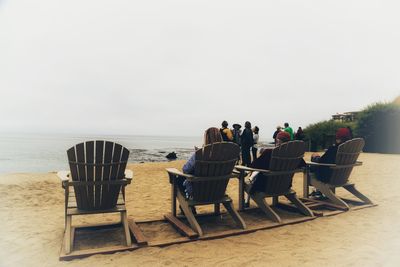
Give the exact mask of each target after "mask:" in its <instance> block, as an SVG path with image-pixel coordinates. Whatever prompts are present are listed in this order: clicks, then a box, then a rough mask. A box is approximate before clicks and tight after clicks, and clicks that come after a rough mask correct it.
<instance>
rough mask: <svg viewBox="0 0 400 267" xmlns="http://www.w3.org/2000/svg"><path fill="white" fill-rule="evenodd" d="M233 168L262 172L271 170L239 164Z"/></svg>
mask: <svg viewBox="0 0 400 267" xmlns="http://www.w3.org/2000/svg"><path fill="white" fill-rule="evenodd" d="M235 169H237V170H239V171H249V172H264V173H268V172H271V171H270V170H264V169H255V168H250V167H246V166H241V165H236V166H235Z"/></svg>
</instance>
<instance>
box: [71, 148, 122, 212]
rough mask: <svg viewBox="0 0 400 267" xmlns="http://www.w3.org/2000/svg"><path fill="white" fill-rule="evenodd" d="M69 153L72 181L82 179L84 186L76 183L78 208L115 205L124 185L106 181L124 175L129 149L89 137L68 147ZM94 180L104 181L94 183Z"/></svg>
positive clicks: (93, 208) (101, 207)
mask: <svg viewBox="0 0 400 267" xmlns="http://www.w3.org/2000/svg"><path fill="white" fill-rule="evenodd" d="M67 155H68V161H69V166H70V171H71V177H72V181H79V182H82V185H81V186H79V185H77V186H74V191H75V197H76V203H77V208H78V209H82V210H101V209H111V208H114V207H115V206H116V204H117V201H118V195H119V192H120V190H121V185H115V184H112V185H110V184H107V181H112V180H120V179H122V178H124V177H125V168H126V164H127V162H128V157H129V150H128V149H126V148H125V147H123V146H121V145H119V144H117V143H113V142H108V141H87V142H84V143H80V144H77V145H75V146H73V147H71V148H70V149H68V150H67ZM93 181H95V182H97V181H99V182H102V184H95V185H94V184H93ZM85 182H92V184H85ZM104 182H106V183H104Z"/></svg>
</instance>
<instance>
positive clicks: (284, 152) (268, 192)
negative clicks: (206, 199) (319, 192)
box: [236, 141, 314, 223]
mask: <svg viewBox="0 0 400 267" xmlns="http://www.w3.org/2000/svg"><path fill="white" fill-rule="evenodd" d="M304 152H305V144H304V142H303V141H291V142H287V143H284V144H282V145H280V146H278V147H275V148H274V149H273V150H272V154H271V159H270V164H269V169H268V170H263V169H254V168H249V167H245V166H236V169H237V170H239V171H240V180H241V181H244V177H245V175H246V172H254V171H257V172H259V174H258V175H257V177H256V179H257V180H258V179H263V181H260V180H258V181H255V182H254V185H255V183H260V184H261V185H262V186H260V187H261V188H260V187H257V186H254V187H256V188H254V187H253V184H252V183H251V182H245V184H244V188H243V190H244V191H246V193H247V194H248V195H249V196H250V198H251V199H252V200H253V201H254V202H256V204H257V206H258V207H259V208H260V209H261V210H262V211H263V212H264V213H265V214H266V215H267V217H268V218H270V219H271V220H273V221H275V222H278V223H282V219H281V218H280V216H279V215H278V214H277V213H276V212H275V211H274V210H273V209H272V208H271V206H270V205H269V204H268V203H267V202H266V201H265V198H266V197H272V198H273V203H272V205H273V206H275V205H278V204H280V203H279V202H278V197H279V196H285V197H286V198H287V199H289V200H290V201H291V202H292V203H293V204H294V205H295V206H296V208H297V209H298V210H299V211H300V212H301V213H303V214H304V215H306V216H311V217H313V216H314V215H313V212H312V211H311V210H310V209H309V208H308V207H307V206H306V205H304V204H303V203H302V202H301V201H300V200H299V198H298V197H297V195H296V192H295V191H294V190H292V189H291V187H292V179H293V176H294V174H295V173H296V172H302V171H303V170H302V169H299V168H298V166H299V164H300V161H301V160H302V158H303V156H304ZM260 174H262V175H260ZM242 196H243V195H242ZM239 201H243V199H241V200H239ZM280 205H281V206H282V207H284V205H283V204H280ZM286 207H287V206H286Z"/></svg>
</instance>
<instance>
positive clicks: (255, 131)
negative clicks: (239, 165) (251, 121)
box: [251, 126, 260, 162]
mask: <svg viewBox="0 0 400 267" xmlns="http://www.w3.org/2000/svg"><path fill="white" fill-rule="evenodd" d="M259 130H260V129H259V128H258V127H257V126H255V127H254V129H253V140H254V143H253V146H252V147H251V153H252V155H253V160H252V162H253V161H254V160H255V159H256V158H257V150H258V138H259V136H258V131H259Z"/></svg>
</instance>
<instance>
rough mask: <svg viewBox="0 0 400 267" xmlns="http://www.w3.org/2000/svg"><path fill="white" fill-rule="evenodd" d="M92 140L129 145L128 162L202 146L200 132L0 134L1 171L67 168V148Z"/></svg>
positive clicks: (181, 155)
mask: <svg viewBox="0 0 400 267" xmlns="http://www.w3.org/2000/svg"><path fill="white" fill-rule="evenodd" d="M90 140H107V141H112V142H116V143H119V144H121V145H122V146H124V147H126V148H128V149H129V151H130V155H129V163H141V162H163V161H169V160H168V159H167V158H166V155H167V154H168V153H170V152H175V153H176V154H177V160H186V159H188V158H189V157H190V155H191V154H192V153H193V152H194V147H195V146H201V145H202V136H200V135H199V136H170V135H164V136H163V135H105V134H99V135H91V134H65V133H62V134H55V133H44V134H42V133H0V174H7V173H30V172H35V173H38V172H54V171H58V170H68V169H69V166H68V162H67V153H66V151H67V149H69V148H70V147H72V146H74V145H76V144H78V143H81V142H85V141H90ZM270 141H272V139H271V140H263V139H262V140H261V142H262V143H268V142H270Z"/></svg>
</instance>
